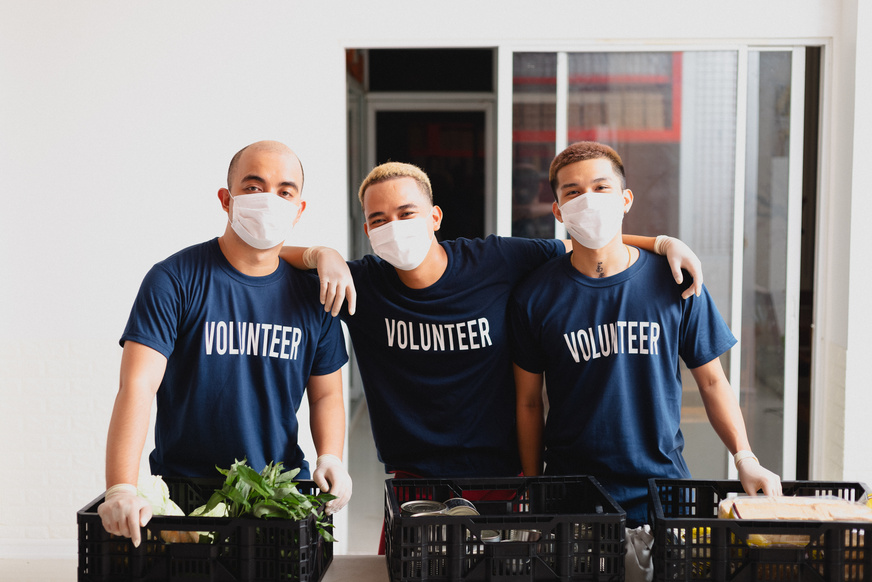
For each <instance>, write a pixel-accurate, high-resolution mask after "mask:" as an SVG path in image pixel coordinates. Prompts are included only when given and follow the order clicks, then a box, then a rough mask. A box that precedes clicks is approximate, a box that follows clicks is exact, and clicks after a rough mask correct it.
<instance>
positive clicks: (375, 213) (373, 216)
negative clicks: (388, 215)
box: [366, 203, 418, 220]
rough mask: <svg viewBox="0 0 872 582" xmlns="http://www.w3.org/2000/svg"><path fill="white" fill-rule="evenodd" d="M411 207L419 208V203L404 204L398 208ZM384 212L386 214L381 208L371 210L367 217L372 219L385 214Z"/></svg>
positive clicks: (405, 208)
mask: <svg viewBox="0 0 872 582" xmlns="http://www.w3.org/2000/svg"><path fill="white" fill-rule="evenodd" d="M410 208H418V205H417V204H414V203H409V204H403V205H402V206H397V208H396V210H408V209H410ZM384 214H385V213H384V212H382V211H381V210H377V211H376V212H371V213H370V214H369V215H368V216H367V217H366V219H367V220H370V219H372V218H375V217H376V216H384Z"/></svg>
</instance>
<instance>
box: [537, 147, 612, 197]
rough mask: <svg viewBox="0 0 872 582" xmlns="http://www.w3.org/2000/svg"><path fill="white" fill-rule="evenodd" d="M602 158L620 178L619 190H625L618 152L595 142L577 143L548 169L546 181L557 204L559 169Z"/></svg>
mask: <svg viewBox="0 0 872 582" xmlns="http://www.w3.org/2000/svg"><path fill="white" fill-rule="evenodd" d="M603 158H604V159H606V160H609V161H610V162H611V163H612V167H613V168H614V169H615V173H616V174H617V175H618V176H620V177H621V189H622V190H626V189H627V178H626V176H625V174H624V162H623V160H621V156H619V155H618V152H616V151H615V150H613V149H612V148H610V147H609V146H607V145H605V144H601V143H598V142H595V141H579V142H576V143H574V144H572V145H570V146H568V147H567V148H566V149H565V150H563V151H562V152H560V153H559V154H557V156H556V157H555V158H554V159H553V160H552V161H551V167H550V168H549V169H548V180H549V181H550V182H551V191H552V192H553V193H554V199H555V200H557V201H558V202H559V200H558V198H557V187H558V184H557V172H559V171H560V169H561V168H563V167H565V166H568V165H569V164H574V163H575V162H583V161H585V160H599V159H603Z"/></svg>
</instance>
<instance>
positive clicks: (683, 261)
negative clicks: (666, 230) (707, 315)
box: [654, 234, 702, 299]
mask: <svg viewBox="0 0 872 582" xmlns="http://www.w3.org/2000/svg"><path fill="white" fill-rule="evenodd" d="M654 252H656V253H657V254H658V255H666V261H667V262H668V263H669V267H670V268H671V269H672V276H673V277H675V282H676V283H678V284H679V285H681V284H682V283H683V282H684V274H683V273H682V272H681V269H685V270H686V271H687V272H688V273H690V276H691V277H693V285H691V286H690V287H688V288H687V289H685V290H684V292H683V293H682V294H681V298H682V299H687V298H688V297H690V296H691V295H696V296H697V297H699V295H700V293H702V262H701V261H700V260H699V257H697V256H696V254H695V253H694V252H693V251H692V250H691V249H690V247H689V246H687V245H686V244H684V242H682V241H681V240H679V239H677V238H673V237H671V236H666V235H662V234H661V235H660V236H658V237H657V238H656V239H655V242H654Z"/></svg>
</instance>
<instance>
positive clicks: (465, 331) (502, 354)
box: [342, 236, 565, 477]
mask: <svg viewBox="0 0 872 582" xmlns="http://www.w3.org/2000/svg"><path fill="white" fill-rule="evenodd" d="M441 245H442V247H443V248H444V249H445V252H446V253H447V255H448V266H447V268H446V271H445V273H444V274H443V275H442V277H441V278H440V279H439V281H437V282H436V283H434V284H433V285H431V286H429V287H427V288H425V289H410V288H408V287H406V286H405V285H404V284H403V283H402V281H400V279H399V277H398V276H397V272H396V270H395V269H394V267H392V266H391V265H390V264H389V263H387V262H385V261H382V260H381V259H379V258H377V257H374V256H372V255H368V256H366V257H364V258H363V259H361V260H359V261H352V262H350V263H349V267H350V268H351V272H352V275H353V277H354V282H355V286H356V287H357V292H358V298H357V310H356V312H355V314H354V316H351V317H349V316H348V313H347V312H344V313H343V316H342V317H343V320H344V321H345V322H346V325H347V326H348V331H349V333H350V335H351V340H352V343H353V345H354V351H355V353H356V359H357V363H358V366H359V368H360V375H361V378H362V380H363V388H364V392H365V394H366V400H367V404H368V407H369V414H370V421H371V424H372V432H373V437H374V438H375V444H376V449H377V450H378V454H379V459H380V460H381V461H382V462H383V463H384V464H385V467H386V469H387V470H388V471H395V470H402V471H407V472H411V473H414V474H417V475H420V476H422V477H459V476H473V477H476V476H477V477H488V476H509V475H517V474H518V473H519V472H520V462H519V460H518V452H517V440H516V436H515V435H516V433H515V389H514V379H513V375H512V362H511V356H510V348H509V341H508V335H507V331H508V330H507V329H506V306H507V303H508V300H509V296H510V293H511V290H512V288H513V287H514V286H515V284H516V283H518V282H519V281H520V280H521V279H523V278H524V277H525V276H526V275H527V274H529V273H530V272H532V271H533V270H534V269H535V268H536V267H538V266H540V265H542V264H543V263H545V262H546V261H548V260H549V259H551V258H553V257H556V256H559V255H560V254H562V253H563V252H564V251H565V247H564V246H563V242H561V241H553V240H528V239H511V238H501V237H497V236H489V237H488V238H487V239H484V240H482V239H474V240H468V239H458V240H455V241H449V242H443V243H441Z"/></svg>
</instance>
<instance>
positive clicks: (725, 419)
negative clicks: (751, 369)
mask: <svg viewBox="0 0 872 582" xmlns="http://www.w3.org/2000/svg"><path fill="white" fill-rule="evenodd" d="M715 361H717V360H715ZM717 369H718V370H720V362H717ZM697 370H698V369H697ZM691 372H692V373H693V374H694V377H696V376H697V372H696V370H692V371H691ZM701 376H702V377H701V378H699V379H697V384H698V386H699V391H700V395H701V396H702V402H703V405H704V406H705V412H706V416H708V419H709V422H710V423H711V425H712V428H713V429H714V431H715V433H716V434H717V435H718V437H719V438H720V439H721V442H723V443H724V446H726V447H727V449H729V451H730V454H733V455H734V454H736V452H737V451H742V450H751V445H750V443H749V441H748V433H747V430H746V428H745V418H744V416H743V415H742V409H741V408H740V407H739V401H738V400H737V399H736V395H735V393H734V392H733V389H732V387H731V386H730V383H729V382H728V381H727V379H726V377H725V376H724V375H723V372H722V370H721V373H720V374H713V375H705V374H702V375H701Z"/></svg>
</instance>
